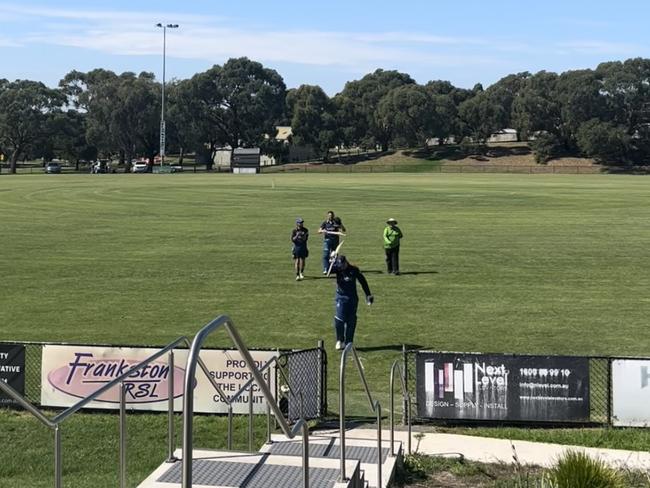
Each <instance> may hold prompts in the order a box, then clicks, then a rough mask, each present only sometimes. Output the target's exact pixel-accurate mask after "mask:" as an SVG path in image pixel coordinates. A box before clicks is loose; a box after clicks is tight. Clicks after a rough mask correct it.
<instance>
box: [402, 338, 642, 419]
mask: <svg viewBox="0 0 650 488" xmlns="http://www.w3.org/2000/svg"><path fill="white" fill-rule="evenodd" d="M403 360H404V366H405V370H406V371H407V373H406V374H407V382H408V384H409V388H410V390H411V391H412V392H414V393H415V394H414V399H415V402H414V403H413V407H412V408H413V411H412V412H411V414H412V416H413V418H417V419H419V420H420V421H432V420H434V421H445V422H452V423H466V422H470V423H471V422H481V423H515V424H524V425H526V424H549V425H551V424H562V425H565V424H567V425H570V424H574V425H594V426H595V425H612V426H630V427H633V426H634V427H647V426H650V410H648V409H647V407H646V405H647V404H648V402H650V358H617V357H605V356H553V355H544V356H541V355H540V356H532V355H517V354H482V353H463V352H459V353H456V352H436V351H424V350H410V351H406V350H405V352H404V357H403Z"/></svg>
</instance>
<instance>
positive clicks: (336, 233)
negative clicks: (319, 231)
mask: <svg viewBox="0 0 650 488" xmlns="http://www.w3.org/2000/svg"><path fill="white" fill-rule="evenodd" d="M323 232H324V233H325V234H333V235H335V236H343V237H345V236H346V234H345V233H343V232H339V231H336V230H324V231H323Z"/></svg>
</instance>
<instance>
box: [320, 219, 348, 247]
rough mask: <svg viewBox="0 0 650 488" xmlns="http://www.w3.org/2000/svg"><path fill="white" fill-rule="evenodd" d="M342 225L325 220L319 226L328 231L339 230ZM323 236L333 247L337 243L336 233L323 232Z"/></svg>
mask: <svg viewBox="0 0 650 488" xmlns="http://www.w3.org/2000/svg"><path fill="white" fill-rule="evenodd" d="M342 227H343V224H337V223H336V222H335V221H333V220H325V221H324V222H323V223H322V224H320V228H321V229H322V230H326V231H328V232H341V229H342ZM323 237H324V239H325V240H326V241H328V243H330V244H332V245H333V246H334V247H336V245H337V244H338V243H339V236H338V235H336V234H323Z"/></svg>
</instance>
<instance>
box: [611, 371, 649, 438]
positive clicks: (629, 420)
mask: <svg viewBox="0 0 650 488" xmlns="http://www.w3.org/2000/svg"><path fill="white" fill-rule="evenodd" d="M648 405H650V359H616V360H614V361H612V425H614V426H617V427H647V426H648V425H650V409H649V408H648Z"/></svg>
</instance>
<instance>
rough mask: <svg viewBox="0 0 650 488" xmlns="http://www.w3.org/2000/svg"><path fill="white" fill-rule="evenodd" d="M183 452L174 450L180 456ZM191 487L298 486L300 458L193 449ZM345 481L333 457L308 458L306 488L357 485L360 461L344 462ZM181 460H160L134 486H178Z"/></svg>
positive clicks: (176, 487) (175, 454) (144, 487)
mask: <svg viewBox="0 0 650 488" xmlns="http://www.w3.org/2000/svg"><path fill="white" fill-rule="evenodd" d="M182 455H183V452H182V450H181V449H177V450H176V452H175V453H174V456H176V457H177V458H178V459H181V458H182ZM193 455H194V456H193V461H192V480H193V484H194V488H207V487H210V488H275V487H283V488H285V487H286V488H294V487H296V488H302V486H303V481H302V458H301V457H297V456H282V455H275V454H269V453H255V454H251V453H239V452H226V451H208V450H199V449H194V452H193ZM345 469H346V471H347V472H348V473H349V474H348V477H349V480H348V481H347V482H346V483H339V482H338V478H339V472H340V470H339V463H338V461H336V460H333V459H327V458H312V459H310V460H309V486H310V488H361V487H362V486H363V485H362V478H361V469H360V463H359V462H358V461H354V460H350V461H347V462H346V463H345ZM181 476H182V463H181V461H177V462H175V463H163V464H161V465H160V466H159V467H158V469H156V470H155V471H154V472H153V473H152V474H151V475H150V476H149V477H148V478H147V479H146V480H144V481H143V482H142V483H140V485H138V488H180V486H181V481H182V480H181Z"/></svg>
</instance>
